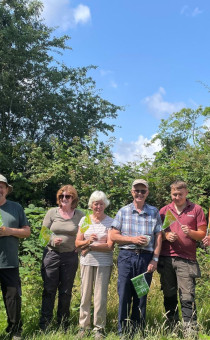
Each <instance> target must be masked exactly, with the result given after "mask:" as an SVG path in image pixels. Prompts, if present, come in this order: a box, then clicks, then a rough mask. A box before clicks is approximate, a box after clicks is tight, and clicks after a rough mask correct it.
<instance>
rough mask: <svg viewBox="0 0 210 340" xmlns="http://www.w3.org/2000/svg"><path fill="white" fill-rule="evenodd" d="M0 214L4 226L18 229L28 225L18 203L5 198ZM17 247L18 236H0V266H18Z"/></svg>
mask: <svg viewBox="0 0 210 340" xmlns="http://www.w3.org/2000/svg"><path fill="white" fill-rule="evenodd" d="M0 214H1V216H2V220H3V225H4V226H5V227H8V228H16V229H20V228H22V227H23V226H28V225H29V223H28V220H27V218H26V215H25V213H24V210H23V208H22V206H21V205H20V204H19V203H16V202H13V201H9V200H6V203H5V204H3V205H1V206H0ZM18 247H19V238H18V237H15V236H3V237H0V268H16V267H18V266H19V260H18Z"/></svg>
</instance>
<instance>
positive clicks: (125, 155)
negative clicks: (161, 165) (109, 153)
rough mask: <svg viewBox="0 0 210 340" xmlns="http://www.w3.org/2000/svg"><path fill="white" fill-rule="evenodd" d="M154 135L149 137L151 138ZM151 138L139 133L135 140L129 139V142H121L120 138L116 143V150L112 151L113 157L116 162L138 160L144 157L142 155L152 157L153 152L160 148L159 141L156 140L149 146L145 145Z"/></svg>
mask: <svg viewBox="0 0 210 340" xmlns="http://www.w3.org/2000/svg"><path fill="white" fill-rule="evenodd" d="M152 138H154V136H152V137H151V139H152ZM150 141H151V140H149V139H147V138H145V137H144V136H142V135H140V136H139V137H138V139H137V140H136V141H131V142H130V143H125V142H123V139H122V138H120V139H119V142H118V143H117V145H116V147H117V151H116V152H115V153H114V157H115V160H116V162H117V163H127V162H139V161H142V160H143V159H144V157H147V158H151V159H154V158H155V156H154V153H155V152H157V151H160V150H161V145H160V141H159V140H156V141H155V143H153V144H152V145H151V146H146V144H147V143H149V142H150Z"/></svg>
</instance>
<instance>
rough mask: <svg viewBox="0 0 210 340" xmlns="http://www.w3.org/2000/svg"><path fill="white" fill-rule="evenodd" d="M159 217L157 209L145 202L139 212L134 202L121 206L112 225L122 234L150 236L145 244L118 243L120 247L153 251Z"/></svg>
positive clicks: (158, 229)
mask: <svg viewBox="0 0 210 340" xmlns="http://www.w3.org/2000/svg"><path fill="white" fill-rule="evenodd" d="M161 226H162V222H161V218H160V215H159V211H158V209H157V208H156V207H153V206H151V205H149V204H147V203H145V204H144V206H143V209H142V211H141V212H140V213H139V212H138V211H137V210H136V208H135V205H134V203H131V204H128V205H126V206H125V207H123V208H121V209H120V210H119V211H118V213H117V215H116V216H115V218H114V221H113V223H112V227H113V228H115V229H117V230H119V231H120V232H121V235H122V236H140V235H148V236H151V239H150V242H149V244H148V245H147V246H138V245H136V244H125V245H120V246H119V248H120V249H140V248H141V249H145V250H148V251H154V244H155V234H157V233H159V232H160V231H161Z"/></svg>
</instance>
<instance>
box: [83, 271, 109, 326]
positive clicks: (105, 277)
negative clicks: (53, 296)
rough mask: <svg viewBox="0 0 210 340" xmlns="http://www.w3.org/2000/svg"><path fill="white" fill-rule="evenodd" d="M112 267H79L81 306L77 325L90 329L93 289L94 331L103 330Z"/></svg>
mask: <svg viewBox="0 0 210 340" xmlns="http://www.w3.org/2000/svg"><path fill="white" fill-rule="evenodd" d="M111 270H112V266H106V267H100V266H99V267H96V266H84V265H80V272H81V280H82V286H81V304H80V317H79V324H80V327H82V328H90V326H91V324H90V323H91V321H90V307H91V297H92V294H93V289H94V319H93V325H94V330H97V329H101V328H105V325H106V311H107V292H108V285H109V280H110V275H111Z"/></svg>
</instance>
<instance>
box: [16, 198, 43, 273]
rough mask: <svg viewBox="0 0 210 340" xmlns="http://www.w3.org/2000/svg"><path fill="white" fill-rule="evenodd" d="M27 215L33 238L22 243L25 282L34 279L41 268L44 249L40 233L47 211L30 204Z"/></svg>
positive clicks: (21, 259) (21, 258) (21, 260)
mask: <svg viewBox="0 0 210 340" xmlns="http://www.w3.org/2000/svg"><path fill="white" fill-rule="evenodd" d="M25 214H26V216H27V218H28V220H29V223H30V227H31V236H30V237H29V238H27V239H25V240H23V241H21V243H20V248H19V254H20V262H21V267H22V268H21V271H22V274H24V275H25V278H24V280H26V277H27V279H29V278H33V275H34V274H36V272H37V270H39V268H40V262H41V258H42V253H43V247H42V246H41V244H40V241H39V233H40V230H41V227H42V222H43V219H44V216H45V214H46V210H45V209H44V208H42V207H35V206H34V205H33V204H30V205H29V206H28V208H26V209H25Z"/></svg>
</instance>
